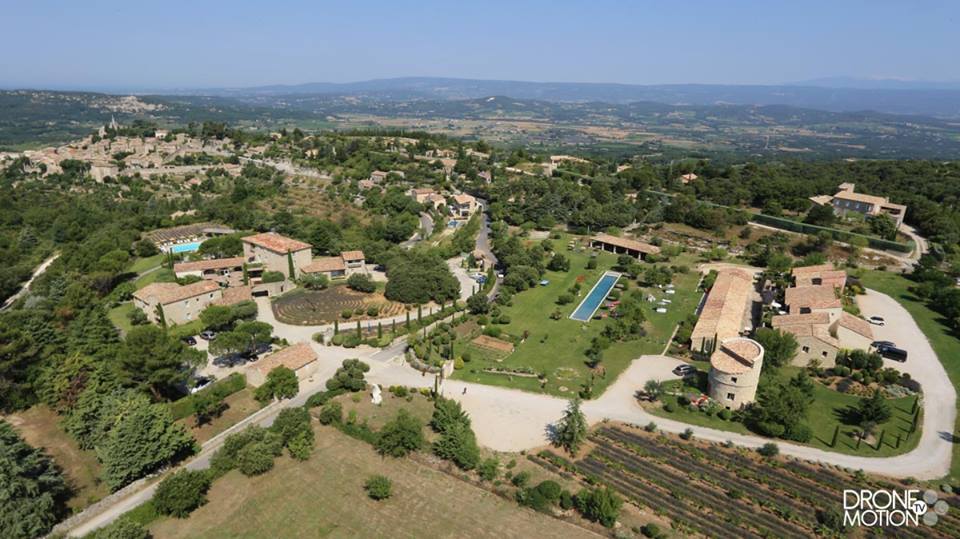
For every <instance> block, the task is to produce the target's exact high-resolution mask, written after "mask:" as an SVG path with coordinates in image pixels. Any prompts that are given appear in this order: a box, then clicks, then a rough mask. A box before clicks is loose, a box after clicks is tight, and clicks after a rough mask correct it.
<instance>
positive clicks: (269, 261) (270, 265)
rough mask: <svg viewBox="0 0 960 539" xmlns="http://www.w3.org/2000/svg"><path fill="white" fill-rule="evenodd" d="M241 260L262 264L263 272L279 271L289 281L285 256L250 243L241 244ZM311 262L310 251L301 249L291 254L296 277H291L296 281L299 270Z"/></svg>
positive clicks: (289, 276) (288, 268)
mask: <svg viewBox="0 0 960 539" xmlns="http://www.w3.org/2000/svg"><path fill="white" fill-rule="evenodd" d="M243 258H244V259H245V260H246V261H247V262H260V263H261V264H263V269H264V270H265V271H279V272H280V273H282V274H283V275H284V276H285V277H286V278H288V279H290V278H291V275H290V264H289V263H288V262H287V255H285V254H278V253H275V252H273V251H271V250H269V249H264V248H263V247H260V246H258V245H253V244H250V243H244V244H243ZM312 261H313V255H312V254H311V253H310V249H301V250H300V251H297V252H295V253H293V269H294V272H295V273H296V275H293V276H292V277H293V278H294V279H296V278H297V277H299V276H300V269H301V268H303V267H304V266H307V265H309V264H310V262H312Z"/></svg>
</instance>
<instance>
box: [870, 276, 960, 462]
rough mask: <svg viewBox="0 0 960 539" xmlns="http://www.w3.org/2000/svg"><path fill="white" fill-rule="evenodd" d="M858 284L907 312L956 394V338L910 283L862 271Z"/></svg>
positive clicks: (959, 347) (959, 367)
mask: <svg viewBox="0 0 960 539" xmlns="http://www.w3.org/2000/svg"><path fill="white" fill-rule="evenodd" d="M860 281H861V282H862V283H863V285H864V286H866V287H867V288H871V289H873V290H876V291H877V292H882V293H884V294H886V295H888V296H890V297H892V298H893V299H895V300H896V301H897V303H899V304H900V305H903V308H904V309H906V310H907V312H909V313H910V316H911V317H913V320H914V321H915V322H916V323H917V325H918V326H920V331H922V332H923V334H924V335H926V337H927V340H929V341H930V346H931V347H933V351H934V352H935V353H936V354H937V358H939V359H940V363H941V364H943V368H944V369H945V370H946V371H947V376H948V377H949V378H950V382H951V383H953V386H954V387H955V388H957V390H958V392H960V336H958V335H957V334H956V333H955V332H954V331H953V330H952V329H951V328H950V326H949V325H948V324H947V323H946V321H945V320H944V319H943V316H941V315H940V314H939V313H937V312H936V311H934V310H933V309H930V308H929V307H927V306H926V305H925V304H924V303H923V302H922V301H921V300H920V298H918V297H916V296H915V295H913V293H912V292H910V290H909V289H910V287H911V286H912V283H911V282H910V280H908V279H907V278H905V277H903V276H902V275H897V274H894V273H888V272H884V271H864V272H862V274H861V275H860ZM953 432H954V436H956V434H957V432H960V416H958V422H957V424H955V425H954V429H953ZM949 478H950V480H951V481H955V480H957V479H958V478H960V444H957V443H954V444H953V458H952V459H951V461H950V476H949Z"/></svg>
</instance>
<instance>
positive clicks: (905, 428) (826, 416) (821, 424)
mask: <svg viewBox="0 0 960 539" xmlns="http://www.w3.org/2000/svg"><path fill="white" fill-rule="evenodd" d="M697 367H698V368H700V369H706V368H708V364H706V363H705V362H698V363H697ZM798 370H800V369H799V368H798V367H784V368H781V369H780V371H779V372H778V373H777V374H776V376H777V377H778V378H780V379H782V380H787V379H789V378H790V377H792V376H794V375H796V373H797V371H798ZM667 385H668V387H669V388H670V389H672V390H676V389H679V388H680V387H681V382H679V381H675V382H669V383H668V384H667ZM705 387H706V372H705V370H703V371H702V372H701V376H700V377H699V378H698V380H697V382H695V383H691V384H690V385H688V386H685V389H686V392H687V394H696V393H697V392H702V391H703V390H704V389H705ZM916 399H917V397H916V396H913V397H903V398H900V399H890V400H888V401H887V402H889V403H890V406H891V409H892V411H893V417H892V418H891V419H890V420H889V421H887V422H886V423H883V424H881V425H880V426H879V427H878V429H877V435H878V436H879V434H880V431H884V435H883V443H882V445H881V446H880V449H876V443H875V442H874V443H867V442H863V443H862V444H861V445H860V448H859V449H858V448H857V439H856V437H855V436H854V435H853V432H854V430H855V429H856V424H855V421H850V420H845V414H844V412H845V411H846V410H847V409H849V408H851V407H853V406H856V405H857V403H858V402H859V400H860V397H858V396H856V395H850V394H846V393H840V392H839V391H834V390H832V389H830V388H828V387H826V386H824V385H822V384H819V383H817V384H815V385H814V392H813V402H812V403H811V404H810V408H809V409H808V410H807V424H808V425H809V426H810V428H811V429H813V439H811V440H810V442H809V443H807V444H806V445H809V446H811V447H816V448H818V449H823V450H826V451H834V452H837V453H844V454H848V455H864V456H869V457H888V456H892V455H899V454H902V453H907V452H909V451H910V450H912V449H913V448H915V447H916V446H917V443H919V441H920V432H921V431H920V430H919V429H918V430H917V431H916V432H914V433H912V434H910V432H909V431H910V425H911V419H912V412H913V406H914V401H915V400H916ZM663 401H664V402H665V403H666V402H669V403H672V404H673V406H674V408H675V409H674V411H673V412H666V411H664V410H663V409H662V408H659V407H656V408H649V409H648V411H649V412H651V413H653V414H654V415H657V416H660V417H667V418H670V419H675V420H677V421H682V422H684V423H690V424H691V425H698V426H701V427H710V428H715V429H719V430H726V431H731V432H738V433H741V434H752V433H751V432H750V430H749V429H748V428H747V427H746V426H744V425H743V424H742V423H739V422H737V421H733V420H727V421H725V420H723V419H721V418H720V417H718V416H717V415H707V414H706V413H705V412H701V411H699V410H697V409H692V408H691V407H689V406H681V405H680V404H679V403H678V402H677V397H676V396H674V395H668V396H666V397H665V398H664V399H663ZM921 421H922V419H921ZM838 425H839V426H840V433H839V435H838V436H837V444H836V446H835V447H831V446H830V443H831V442H832V440H833V434H834V431H835V429H836V427H837V426H838ZM897 436H900V441H899V445H897Z"/></svg>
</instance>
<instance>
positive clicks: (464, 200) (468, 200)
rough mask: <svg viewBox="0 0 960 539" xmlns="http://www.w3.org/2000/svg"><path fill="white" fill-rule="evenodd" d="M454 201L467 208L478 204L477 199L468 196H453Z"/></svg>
mask: <svg viewBox="0 0 960 539" xmlns="http://www.w3.org/2000/svg"><path fill="white" fill-rule="evenodd" d="M453 201H454V202H456V203H457V204H459V205H461V206H467V205H469V204H473V203H474V202H476V201H477V199H476V198H474V197H473V196H471V195H468V194H459V195H453Z"/></svg>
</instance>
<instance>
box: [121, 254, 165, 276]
mask: <svg viewBox="0 0 960 539" xmlns="http://www.w3.org/2000/svg"><path fill="white" fill-rule="evenodd" d="M163 257H164V255H163V253H161V254H157V255H153V256H150V257H147V258H138V259H136V260H134V261H133V264H132V265H131V266H130V270H129V271H131V272H132V273H137V274H140V273H143V272H145V271H147V270H148V269H151V268H155V267H157V266H159V265H160V263H161V262H163Z"/></svg>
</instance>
